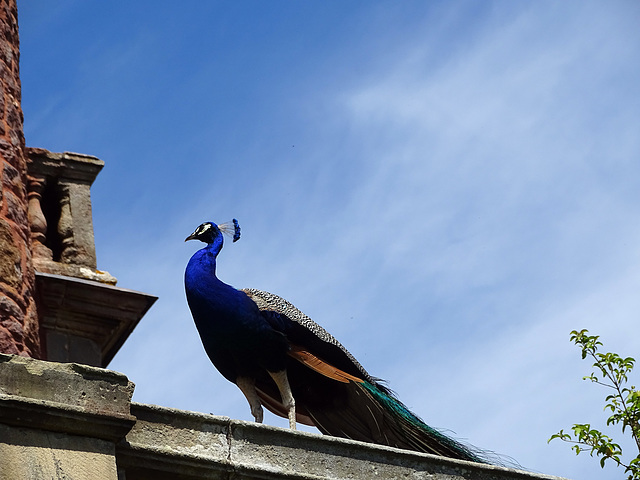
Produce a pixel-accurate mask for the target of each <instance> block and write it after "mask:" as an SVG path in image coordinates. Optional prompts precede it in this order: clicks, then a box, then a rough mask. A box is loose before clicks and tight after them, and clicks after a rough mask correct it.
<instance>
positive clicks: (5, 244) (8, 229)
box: [0, 0, 40, 357]
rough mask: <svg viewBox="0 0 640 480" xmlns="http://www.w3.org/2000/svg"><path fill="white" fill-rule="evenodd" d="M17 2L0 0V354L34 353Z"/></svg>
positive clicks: (35, 336) (35, 339)
mask: <svg viewBox="0 0 640 480" xmlns="http://www.w3.org/2000/svg"><path fill="white" fill-rule="evenodd" d="M17 12H18V9H17V4H16V0H0V90H1V91H0V352H1V353H12V354H19V355H23V356H32V357H38V355H39V350H40V349H39V336H38V319H37V315H36V307H35V302H34V286H35V274H34V270H33V265H32V262H31V241H30V233H29V222H28V216H27V190H26V185H27V164H26V158H25V153H24V152H25V144H24V134H23V117H22V108H21V106H20V95H21V92H20V69H19V58H20V49H19V48H20V43H19V39H18V13H17Z"/></svg>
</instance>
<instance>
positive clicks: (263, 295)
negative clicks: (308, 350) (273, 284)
mask: <svg viewBox="0 0 640 480" xmlns="http://www.w3.org/2000/svg"><path fill="white" fill-rule="evenodd" d="M242 291H243V292H244V293H246V294H247V295H248V296H249V298H251V300H253V301H254V302H255V303H256V305H258V308H259V309H260V310H267V311H273V312H276V313H278V314H280V315H284V316H285V317H287V318H288V319H289V320H291V321H292V322H295V323H297V324H298V325H301V326H303V327H304V328H306V329H307V330H308V331H310V332H311V333H313V334H314V335H315V336H316V337H317V338H318V339H320V340H321V341H323V342H326V343H329V344H331V345H334V346H336V347H338V348H339V349H340V350H342V351H343V352H344V354H345V355H346V356H347V357H348V358H349V360H350V361H351V362H352V363H353V365H354V366H355V367H356V368H357V369H358V370H359V371H360V373H362V375H363V378H364V379H365V380H367V381H368V382H371V383H376V381H375V379H374V378H373V377H371V375H369V373H368V372H367V371H366V370H365V369H364V367H363V366H362V365H360V363H359V362H358V361H357V360H356V359H355V358H354V356H353V355H351V353H349V351H348V350H347V349H346V348H344V347H343V346H342V344H341V343H340V342H338V340H336V339H335V337H333V335H331V334H330V333H329V332H327V331H326V330H325V329H324V328H322V327H321V326H320V325H318V324H317V323H316V322H314V321H313V320H311V318H309V317H308V316H307V315H305V314H304V313H302V312H301V311H300V310H298V309H297V308H296V307H295V306H294V305H293V304H291V303H290V302H288V301H287V300H285V299H284V298H282V297H279V296H278V295H274V294H273V293H269V292H265V291H262V290H257V289H255V288H243V289H242Z"/></svg>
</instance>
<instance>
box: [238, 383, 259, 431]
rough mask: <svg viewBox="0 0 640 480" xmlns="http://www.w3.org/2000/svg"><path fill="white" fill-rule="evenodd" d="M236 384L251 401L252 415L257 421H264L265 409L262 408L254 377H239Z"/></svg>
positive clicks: (248, 400)
mask: <svg viewBox="0 0 640 480" xmlns="http://www.w3.org/2000/svg"><path fill="white" fill-rule="evenodd" d="M236 385H237V386H238V388H239V389H240V391H241V392H242V393H244V396H245V397H246V399H247V402H249V408H251V415H253V418H255V420H256V422H258V423H262V418H263V417H264V410H262V404H261V403H260V398H259V397H258V392H256V383H255V381H254V380H253V378H248V377H238V378H237V379H236Z"/></svg>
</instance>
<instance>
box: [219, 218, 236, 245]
mask: <svg viewBox="0 0 640 480" xmlns="http://www.w3.org/2000/svg"><path fill="white" fill-rule="evenodd" d="M218 228H219V229H220V231H221V232H222V233H223V234H225V235H227V236H228V237H232V238H233V242H234V243H235V242H237V241H238V240H240V224H239V223H238V220H236V219H235V218H234V219H233V220H231V221H230V222H224V223H221V224H220V225H218Z"/></svg>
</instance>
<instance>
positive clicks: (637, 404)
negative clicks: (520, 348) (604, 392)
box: [548, 330, 640, 480]
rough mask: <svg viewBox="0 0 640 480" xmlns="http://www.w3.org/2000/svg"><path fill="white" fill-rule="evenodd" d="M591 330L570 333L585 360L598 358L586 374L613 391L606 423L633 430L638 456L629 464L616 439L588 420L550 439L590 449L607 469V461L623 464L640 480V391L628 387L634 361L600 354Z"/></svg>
mask: <svg viewBox="0 0 640 480" xmlns="http://www.w3.org/2000/svg"><path fill="white" fill-rule="evenodd" d="M588 333H589V332H588V330H581V331H577V330H574V331H572V332H571V337H570V339H571V341H572V342H574V343H575V344H576V345H578V346H580V347H581V349H582V359H583V360H584V359H586V358H587V357H591V358H592V359H594V360H595V363H594V364H593V368H594V369H595V370H594V372H592V373H591V375H589V376H586V377H583V380H590V381H592V382H593V383H597V384H598V385H602V386H604V387H607V388H610V389H612V390H613V393H611V394H610V395H608V396H607V397H606V398H605V402H606V403H605V407H604V410H605V411H606V410H610V411H611V415H610V416H609V418H608V419H607V425H618V424H620V425H621V426H622V433H625V432H626V431H627V429H628V430H629V431H630V432H631V436H632V438H633V439H634V441H635V443H636V446H637V448H638V456H637V457H636V458H634V459H632V460H631V461H630V462H629V463H624V462H623V460H622V459H621V457H622V448H621V447H620V445H619V444H617V443H615V442H614V441H613V439H612V438H611V437H609V436H607V435H605V434H604V433H602V432H600V431H599V430H596V429H594V428H591V425H590V424H588V423H584V424H575V425H574V426H573V427H571V430H572V431H573V433H566V432H565V431H564V430H560V431H559V432H558V433H556V434H554V435H552V436H551V438H549V440H548V441H549V442H550V441H551V440H553V439H555V438H558V439H560V440H562V441H565V442H567V443H571V444H573V446H572V447H571V448H572V450H574V451H575V452H576V455H579V454H580V453H582V452H589V455H591V456H594V454H595V455H596V456H597V457H600V466H601V467H602V468H604V465H605V462H606V461H607V460H612V461H614V462H615V463H616V464H617V465H618V466H621V467H624V468H625V472H626V473H629V477H628V480H640V392H638V391H637V390H636V387H635V386H631V387H627V386H625V385H626V384H627V382H628V379H629V373H631V371H632V370H633V367H634V365H635V360H634V359H633V358H631V357H626V358H622V357H621V356H619V355H618V354H616V353H599V352H598V347H601V346H602V342H600V341H599V340H598V339H599V337H598V336H596V335H593V336H592V335H588Z"/></svg>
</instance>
